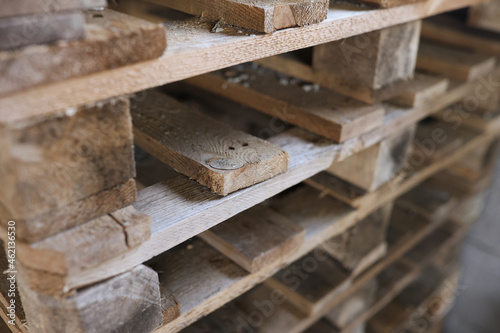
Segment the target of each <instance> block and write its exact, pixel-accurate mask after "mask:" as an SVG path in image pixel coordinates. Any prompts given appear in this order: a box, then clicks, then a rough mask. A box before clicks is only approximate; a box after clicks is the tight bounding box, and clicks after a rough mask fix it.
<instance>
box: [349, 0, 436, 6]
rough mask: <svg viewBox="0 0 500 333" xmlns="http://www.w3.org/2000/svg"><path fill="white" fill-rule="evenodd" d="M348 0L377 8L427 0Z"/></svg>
mask: <svg viewBox="0 0 500 333" xmlns="http://www.w3.org/2000/svg"><path fill="white" fill-rule="evenodd" d="M348 1H349V2H353V3H362V4H366V5H371V6H375V7H377V8H391V7H397V6H403V5H408V4H411V3H415V2H419V1H426V0H348Z"/></svg>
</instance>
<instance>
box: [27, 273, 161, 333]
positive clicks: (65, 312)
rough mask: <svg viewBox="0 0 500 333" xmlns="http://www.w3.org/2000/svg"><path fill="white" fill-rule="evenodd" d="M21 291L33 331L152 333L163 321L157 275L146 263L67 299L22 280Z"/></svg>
mask: <svg viewBox="0 0 500 333" xmlns="http://www.w3.org/2000/svg"><path fill="white" fill-rule="evenodd" d="M20 277H21V275H19V278H20ZM19 291H20V293H21V298H22V300H23V305H24V310H25V311H26V318H27V319H28V325H29V327H30V332H31V331H33V332H40V333H54V332H75V333H84V332H85V333H86V332H124V333H126V332H127V333H149V332H153V331H154V330H155V329H156V328H157V327H159V326H160V325H161V324H162V313H161V306H160V290H159V284H158V274H157V273H156V272H155V271H153V270H152V269H150V268H148V267H146V266H143V265H141V266H138V267H136V268H135V269H133V270H132V271H130V272H127V273H124V274H122V275H119V276H116V277H114V278H111V279H109V280H106V281H104V282H102V283H100V284H97V285H93V286H91V287H88V288H85V289H82V290H79V291H77V292H75V293H74V294H72V295H71V296H68V297H66V298H57V297H52V296H47V295H43V294H40V293H37V292H36V291H33V290H30V289H29V288H28V287H27V286H26V285H24V283H23V281H22V280H21V279H19Z"/></svg>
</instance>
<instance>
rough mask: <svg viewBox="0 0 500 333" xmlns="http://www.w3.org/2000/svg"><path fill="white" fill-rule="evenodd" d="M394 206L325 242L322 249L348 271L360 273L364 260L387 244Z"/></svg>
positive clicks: (373, 214)
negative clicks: (379, 247)
mask: <svg viewBox="0 0 500 333" xmlns="http://www.w3.org/2000/svg"><path fill="white" fill-rule="evenodd" d="M392 206H393V205H392V203H390V204H388V205H386V206H384V207H382V208H380V209H379V210H377V211H376V212H374V213H372V214H370V215H369V216H368V217H367V218H365V219H363V220H362V221H360V222H358V223H357V224H356V225H355V226H354V227H352V228H350V229H349V230H347V231H346V232H344V233H342V234H340V235H338V236H336V237H333V238H332V239H330V240H329V241H327V242H325V243H324V244H323V246H322V248H323V249H324V250H325V251H327V252H328V253H329V254H330V255H331V256H332V257H333V258H335V259H336V260H337V261H338V262H340V263H341V264H342V266H344V267H345V268H346V269H347V270H349V271H358V272H359V271H360V269H358V266H359V265H360V264H361V263H362V260H363V258H365V257H366V256H367V255H368V254H370V252H371V251H373V250H374V249H376V248H377V247H378V246H380V245H381V244H384V243H385V235H386V231H387V226H388V225H389V220H390V218H391V213H392ZM383 254H385V251H384V252H383ZM377 259H379V258H377ZM363 268H366V267H363Z"/></svg>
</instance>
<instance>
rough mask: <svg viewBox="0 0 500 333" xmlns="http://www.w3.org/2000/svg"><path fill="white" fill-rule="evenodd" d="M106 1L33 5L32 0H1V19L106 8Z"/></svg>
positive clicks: (54, 1) (69, 0)
mask: <svg viewBox="0 0 500 333" xmlns="http://www.w3.org/2000/svg"><path fill="white" fill-rule="evenodd" d="M105 6H106V1H105V0H64V1H60V0H45V1H38V2H36V3H33V1H32V0H16V1H10V0H1V1H0V8H2V12H1V13H0V17H8V16H21V15H29V14H37V13H38V14H42V15H51V14H52V12H59V11H63V10H71V9H84V8H93V7H105Z"/></svg>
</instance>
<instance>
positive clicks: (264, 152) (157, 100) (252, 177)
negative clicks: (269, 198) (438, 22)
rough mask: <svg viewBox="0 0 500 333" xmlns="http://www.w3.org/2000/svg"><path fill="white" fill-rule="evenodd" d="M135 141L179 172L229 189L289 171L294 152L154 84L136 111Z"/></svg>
mask: <svg viewBox="0 0 500 333" xmlns="http://www.w3.org/2000/svg"><path fill="white" fill-rule="evenodd" d="M132 117H133V121H134V135H135V142H136V143H137V145H139V146H140V147H141V148H142V149H144V150H146V151H147V152H149V153H150V154H151V155H153V156H155V157H157V158H158V159H159V160H161V161H163V162H164V163H166V164H168V165H170V166H171V167H173V168H174V169H176V170H177V171H178V172H181V173H183V174H185V175H186V176H188V177H189V178H190V179H194V180H196V181H197V182H199V183H200V184H202V185H205V186H207V187H208V188H209V189H210V190H211V191H212V192H214V193H217V194H219V195H227V194H229V193H231V192H234V191H237V190H239V189H242V188H245V187H248V186H251V185H253V184H256V183H260V182H262V181H264V180H267V179H269V178H272V177H274V176H276V175H278V174H280V173H283V172H285V171H286V170H287V168H288V154H287V153H286V152H285V151H284V150H282V149H281V148H279V147H277V146H275V145H273V144H271V143H269V142H266V141H264V140H261V139H259V138H257V137H254V136H251V135H248V134H246V133H243V132H240V131H237V130H234V129H232V128H231V127H229V126H227V125H225V124H224V123H220V122H218V121H216V120H214V119H212V118H210V117H207V116H204V115H203V114H201V113H200V112H198V111H195V110H193V109H192V108H190V107H188V106H186V105H184V104H182V103H179V102H177V101H176V100H175V99H173V98H171V97H168V96H166V95H163V94H161V93H159V92H156V91H154V90H151V91H148V92H147V97H146V98H145V99H144V100H143V101H139V102H137V103H136V106H135V110H133V111H132Z"/></svg>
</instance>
